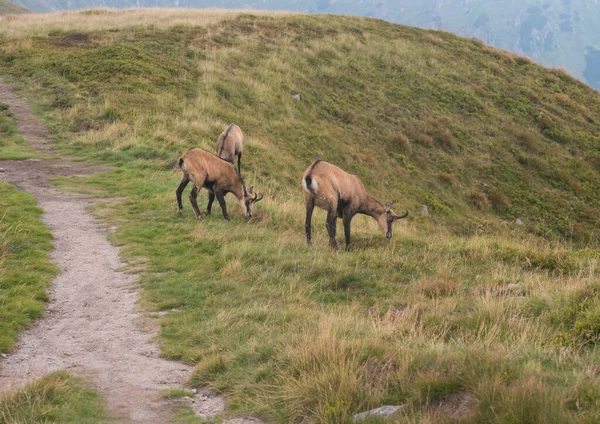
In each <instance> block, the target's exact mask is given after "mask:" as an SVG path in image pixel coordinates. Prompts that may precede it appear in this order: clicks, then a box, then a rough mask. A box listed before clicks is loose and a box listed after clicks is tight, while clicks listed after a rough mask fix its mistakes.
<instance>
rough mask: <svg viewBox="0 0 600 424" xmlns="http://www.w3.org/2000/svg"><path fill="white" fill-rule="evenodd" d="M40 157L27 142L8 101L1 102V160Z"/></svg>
mask: <svg viewBox="0 0 600 424" xmlns="http://www.w3.org/2000/svg"><path fill="white" fill-rule="evenodd" d="M34 157H39V153H36V151H35V150H34V149H32V148H30V147H29V146H27V144H26V143H25V140H24V139H23V136H22V135H21V134H20V133H19V132H18V130H17V124H16V122H15V119H14V117H13V115H12V113H11V112H10V110H9V108H8V105H7V104H6V103H2V102H0V160H23V159H31V158H34Z"/></svg>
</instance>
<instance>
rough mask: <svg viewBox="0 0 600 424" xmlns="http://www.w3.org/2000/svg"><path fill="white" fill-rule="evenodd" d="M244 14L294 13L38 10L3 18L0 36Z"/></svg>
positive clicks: (189, 22)
mask: <svg viewBox="0 0 600 424" xmlns="http://www.w3.org/2000/svg"><path fill="white" fill-rule="evenodd" d="M241 13H245V14H253V15H257V16H283V15H289V14H291V12H271V11H258V10H246V9H243V10H224V9H161V8H155V9H124V10H112V9H92V10H88V11H84V12H81V11H78V12H58V13H35V14H25V15H8V16H4V17H0V36H2V37H6V38H9V39H19V38H27V37H35V36H47V35H48V34H49V33H52V32H53V31H61V32H71V31H73V32H94V31H108V30H123V29H127V28H135V27H148V26H149V25H150V26H151V27H152V28H156V29H167V28H172V27H174V26H179V25H181V26H186V27H196V26H198V27H206V26H209V25H212V24H216V23H218V22H221V21H223V20H225V19H231V18H232V17H235V16H236V15H239V14H241Z"/></svg>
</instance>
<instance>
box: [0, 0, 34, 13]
mask: <svg viewBox="0 0 600 424" xmlns="http://www.w3.org/2000/svg"><path fill="white" fill-rule="evenodd" d="M20 13H29V10H27V9H25V8H24V7H21V6H17V5H16V4H13V3H11V2H9V1H7V0H0V16H2V15H10V14H20Z"/></svg>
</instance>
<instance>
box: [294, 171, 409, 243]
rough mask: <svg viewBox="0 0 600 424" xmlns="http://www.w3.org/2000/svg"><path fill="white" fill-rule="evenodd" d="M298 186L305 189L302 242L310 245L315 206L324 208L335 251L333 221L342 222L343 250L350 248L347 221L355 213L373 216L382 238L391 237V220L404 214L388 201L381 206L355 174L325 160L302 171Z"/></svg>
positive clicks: (334, 226) (330, 239)
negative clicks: (304, 235) (397, 213)
mask: <svg viewBox="0 0 600 424" xmlns="http://www.w3.org/2000/svg"><path fill="white" fill-rule="evenodd" d="M302 186H303V187H304V191H305V192H306V226H305V229H306V242H307V243H308V245H309V246H310V245H311V224H312V214H313V209H314V207H315V205H316V206H318V207H319V208H321V209H324V210H326V211H327V225H326V226H327V232H328V233H329V245H330V246H331V247H332V248H333V249H335V250H337V249H338V245H337V241H336V240H335V232H336V221H337V218H342V219H343V221H344V235H345V237H346V250H349V249H350V222H351V221H352V218H353V217H354V215H356V214H357V213H361V214H364V215H369V216H371V217H373V218H374V219H375V220H376V221H377V223H378V224H379V227H380V228H381V230H382V231H383V233H384V235H385V237H386V238H391V237H392V226H393V224H394V221H396V220H398V219H403V218H406V217H407V216H408V211H406V213H405V214H404V215H402V216H398V215H396V214H395V213H394V212H393V211H392V203H388V204H386V205H385V206H384V205H382V204H381V203H379V202H378V201H377V200H375V198H374V197H373V196H371V195H370V194H369V193H367V190H365V186H364V185H363V183H362V182H361V181H360V179H359V178H358V177H357V176H356V175H352V174H348V173H347V172H345V171H343V170H342V169H340V168H338V167H337V166H335V165H332V164H330V163H328V162H325V161H322V160H320V159H317V160H316V161H315V162H314V163H313V164H312V165H310V166H309V167H308V169H307V170H306V171H304V175H303V176H302Z"/></svg>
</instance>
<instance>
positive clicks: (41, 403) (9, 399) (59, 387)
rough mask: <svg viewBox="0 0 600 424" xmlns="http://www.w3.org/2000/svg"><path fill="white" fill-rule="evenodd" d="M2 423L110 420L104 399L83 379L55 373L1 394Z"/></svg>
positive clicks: (86, 422) (21, 423)
mask: <svg viewBox="0 0 600 424" xmlns="http://www.w3.org/2000/svg"><path fill="white" fill-rule="evenodd" d="M0 422H2V423H6V424H25V423H27V424H29V423H31V424H33V423H81V424H84V423H85V424H95V423H106V422H109V420H108V418H107V415H106V412H105V411H104V408H103V404H102V399H101V398H100V396H99V395H98V393H96V392H95V391H94V390H92V389H90V388H89V387H88V385H87V384H86V382H85V381H84V380H83V379H81V378H79V377H73V376H71V375H69V374H67V373H65V372H55V373H52V374H49V375H47V376H46V377H44V378H42V379H40V380H37V381H35V382H33V383H30V384H28V385H27V386H26V387H24V388H22V389H19V390H14V391H12V392H10V393H8V394H5V395H3V396H2V397H0Z"/></svg>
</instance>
